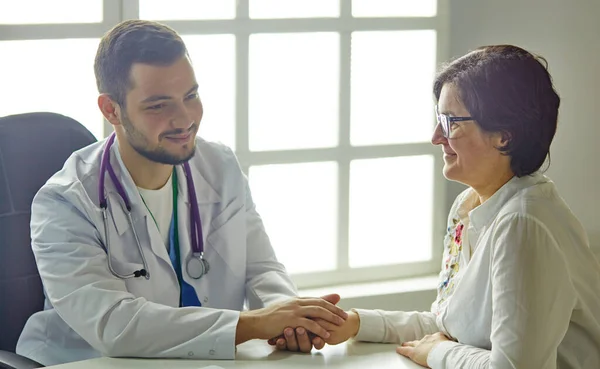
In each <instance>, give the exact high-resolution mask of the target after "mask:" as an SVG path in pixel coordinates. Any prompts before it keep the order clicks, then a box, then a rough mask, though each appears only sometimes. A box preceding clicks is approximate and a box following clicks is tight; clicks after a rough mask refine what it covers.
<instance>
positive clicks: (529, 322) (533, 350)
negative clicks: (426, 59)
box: [327, 45, 600, 369]
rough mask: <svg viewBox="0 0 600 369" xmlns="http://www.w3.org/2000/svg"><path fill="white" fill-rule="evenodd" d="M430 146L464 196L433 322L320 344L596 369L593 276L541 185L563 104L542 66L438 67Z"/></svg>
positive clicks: (371, 326)
mask: <svg viewBox="0 0 600 369" xmlns="http://www.w3.org/2000/svg"><path fill="white" fill-rule="evenodd" d="M433 90H434V94H435V97H436V99H437V102H438V104H437V107H436V115H437V120H438V125H437V126H436V129H435V132H434V134H433V138H432V143H433V144H434V145H439V146H440V147H441V149H442V151H443V155H444V163H445V165H444V175H445V177H446V178H448V179H450V180H453V181H458V182H461V183H463V184H465V185H467V186H469V188H468V189H467V190H465V191H464V192H463V193H462V194H460V195H459V196H458V197H457V198H456V201H455V202H454V205H453V206H452V209H451V211H450V215H449V217H448V233H447V235H446V237H445V251H444V257H443V262H442V270H441V273H440V279H439V287H438V295H437V299H436V300H435V302H434V303H433V305H432V306H431V311H430V312H402V311H396V312H387V311H381V310H374V311H368V310H353V312H351V313H350V314H349V319H348V320H347V322H346V323H345V324H344V325H343V326H341V327H335V326H331V327H330V328H329V329H330V330H331V331H332V332H333V334H332V336H331V338H330V339H328V340H327V341H328V343H330V344H336V343H339V342H342V341H345V340H346V339H348V338H351V337H355V339H357V340H362V341H372V342H395V343H400V344H401V346H400V347H398V349H397V351H398V352H399V353H400V354H402V355H404V356H407V357H409V358H411V359H412V360H413V361H415V362H417V363H419V364H421V365H423V366H429V367H431V368H434V369H437V368H526V369H540V368H561V369H566V368H570V369H584V368H585V369H592V368H600V264H599V263H598V261H597V260H596V259H595V258H594V256H593V254H592V252H591V251H590V248H589V245H588V239H587V237H586V234H585V231H584V229H583V227H582V226H581V224H580V222H579V221H578V220H577V218H576V217H575V216H574V215H573V213H572V212H571V211H570V210H569V207H568V206H567V204H566V203H565V202H564V201H563V199H562V198H561V197H560V195H559V194H558V191H557V189H556V186H555V185H554V183H553V182H552V181H551V180H550V179H548V178H547V177H545V176H544V175H543V174H542V173H540V168H541V166H542V165H543V164H544V162H545V160H546V158H547V157H548V152H549V148H550V143H551V142H552V139H553V137H554V133H555V131H556V125H557V115H558V107H559V103H560V99H559V97H558V95H557V94H556V92H555V90H554V88H553V86H552V81H551V77H550V75H549V74H548V71H547V68H546V66H545V60H544V59H543V58H540V57H536V56H534V55H532V54H530V53H529V52H527V51H525V50H523V49H521V48H518V47H515V46H508V45H499V46H487V47H482V48H479V49H477V50H475V51H473V52H470V53H468V54H467V55H465V56H463V57H461V58H459V59H457V60H455V61H453V62H451V63H450V64H448V65H446V66H445V67H444V68H443V69H442V71H441V72H440V73H439V75H438V76H437V78H436V80H435V84H434V88H433Z"/></svg>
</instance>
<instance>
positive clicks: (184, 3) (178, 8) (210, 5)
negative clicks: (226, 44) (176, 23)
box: [127, 0, 236, 20]
mask: <svg viewBox="0 0 600 369" xmlns="http://www.w3.org/2000/svg"><path fill="white" fill-rule="evenodd" d="M127 1H129V0H127ZM235 5H236V0H169V1H168V2H167V1H165V0H140V19H152V20H191V19H233V18H235Z"/></svg>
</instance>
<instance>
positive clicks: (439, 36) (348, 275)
mask: <svg viewBox="0 0 600 369" xmlns="http://www.w3.org/2000/svg"><path fill="white" fill-rule="evenodd" d="M249 1H250V0H237V7H236V17H235V18H234V19H227V20H166V21H161V22H162V23H164V24H167V25H169V26H171V27H173V28H174V29H176V30H177V31H178V32H179V33H180V34H181V35H200V34H204V35H210V34H233V35H234V36H235V55H236V61H235V72H236V77H235V81H236V91H235V100H236V101H235V107H236V113H235V148H234V149H235V153H236V155H237V156H238V159H239V162H240V165H241V167H242V170H243V171H244V172H245V173H246V174H247V173H248V171H249V168H250V167H251V166H254V165H265V164H292V163H305V162H321V161H335V162H337V163H338V186H339V187H338V199H337V206H338V230H337V239H338V245H337V264H338V269H336V270H333V271H327V272H313V273H306V274H295V275H292V279H293V280H294V282H295V283H296V284H297V286H298V287H299V288H316V287H322V286H329V285H337V284H349V283H362V282H373V281H382V280H390V279H400V278H408V277H417V276H423V275H431V274H437V273H438V272H439V269H440V265H441V260H442V250H443V238H444V236H445V229H446V217H447V214H446V180H445V178H444V177H443V174H442V170H443V165H444V163H443V158H442V156H441V155H440V152H439V148H436V147H434V146H433V145H431V143H429V142H422V143H403V144H386V145H372V146H352V145H351V143H350V101H351V100H350V98H351V96H350V93H351V92H350V57H351V50H350V47H351V34H352V32H354V31H401V30H434V31H435V32H436V42H437V46H436V58H437V60H436V65H439V64H440V62H442V61H445V60H446V59H447V58H448V57H449V46H450V42H449V5H448V2H447V1H443V0H437V14H436V15H435V16H433V17H389V18H380V17H376V18H364V17H360V18H354V17H353V16H352V1H351V0H340V16H339V17H338V18H298V19H250V18H249ZM137 18H139V1H138V0H104V2H103V20H102V22H101V23H79V24H77V23H74V24H21V25H12V24H10V25H0V41H5V40H33V39H36V40H40V39H61V38H100V37H102V35H104V34H105V33H106V32H107V31H108V30H109V29H111V28H112V27H113V26H114V25H115V24H117V23H119V22H120V21H122V20H124V19H137ZM291 32H338V33H339V35H340V75H339V130H338V135H339V137H338V146H337V147H333V148H315V149H299V150H277V151H264V152H252V151H250V149H249V130H248V124H249V121H248V111H249V102H248V101H249V96H248V91H249V40H250V35H252V34H257V33H291ZM48 35H52V37H50V38H49V37H47V36H48ZM90 67H91V66H90ZM433 104H434V102H433V99H432V105H433ZM431 111H432V113H431V127H432V129H433V127H434V125H435V124H436V122H435V117H434V114H433V109H432V110H431ZM99 119H101V118H99ZM103 131H104V136H107V135H108V134H109V133H110V132H112V126H111V125H110V124H109V123H108V122H106V121H104V126H103ZM412 155H432V156H433V159H434V168H433V170H434V173H433V202H432V203H433V209H432V214H433V219H432V226H433V227H432V228H433V229H432V232H433V233H432V244H431V245H429V246H428V245H423V246H424V247H431V248H432V259H431V260H429V261H426V262H417V263H405V264H394V265H385V266H375V267H366V268H360V269H351V268H350V267H349V264H348V252H349V199H350V163H351V161H352V160H355V159H370V158H384V157H396V156H412ZM267 231H268V230H267ZM367 248H368V246H366V247H365V249H367ZM314 257H318V255H315V256H314Z"/></svg>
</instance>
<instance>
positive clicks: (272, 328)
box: [235, 298, 348, 345]
mask: <svg viewBox="0 0 600 369" xmlns="http://www.w3.org/2000/svg"><path fill="white" fill-rule="evenodd" d="M347 317H348V315H347V314H346V312H344V311H343V310H342V309H340V308H339V307H337V306H335V305H334V304H332V303H330V302H328V301H326V300H323V299H318V298H295V299H291V300H288V301H286V302H283V303H279V304H274V305H271V306H269V307H266V308H263V309H258V310H251V311H243V312H241V313H240V319H239V321H238V325H237V329H236V337H235V343H236V345H238V344H240V343H242V342H245V341H248V340H251V339H255V338H258V339H269V338H272V337H275V336H276V335H278V334H281V332H283V331H284V330H285V328H287V327H292V328H296V327H304V328H305V329H306V330H307V331H310V332H312V333H314V334H316V335H317V336H320V337H322V338H323V339H326V338H328V337H329V333H328V332H327V330H326V329H325V328H323V327H322V326H321V325H319V324H318V323H317V322H315V321H314V320H313V319H320V321H323V322H325V323H327V324H331V325H333V326H338V325H342V324H344V322H345V319H346V318H347Z"/></svg>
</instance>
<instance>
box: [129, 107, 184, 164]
mask: <svg viewBox="0 0 600 369" xmlns="http://www.w3.org/2000/svg"><path fill="white" fill-rule="evenodd" d="M121 123H122V124H123V128H125V136H126V138H127V142H129V145H130V146H131V147H133V149H134V150H135V151H136V152H137V153H138V154H140V155H141V156H143V157H145V158H146V159H148V160H150V161H153V162H156V163H161V164H168V165H178V164H182V163H185V162H186V161H188V160H190V159H191V158H192V157H193V156H194V154H195V153H196V139H195V138H194V139H193V140H192V141H191V142H190V145H191V146H192V149H191V150H190V152H189V153H188V154H187V155H185V156H183V157H181V156H176V155H172V154H170V153H169V152H167V151H166V150H165V149H164V148H163V147H158V148H156V149H149V148H148V146H149V145H148V140H147V139H146V137H145V136H144V135H143V134H142V133H141V132H140V131H138V130H137V129H136V128H135V127H134V126H133V124H132V123H131V120H129V118H128V117H127V115H123V116H122V118H121ZM181 133H182V132H173V134H181Z"/></svg>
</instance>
